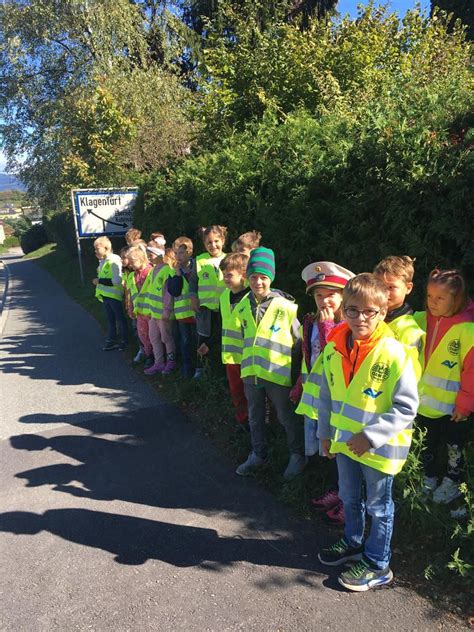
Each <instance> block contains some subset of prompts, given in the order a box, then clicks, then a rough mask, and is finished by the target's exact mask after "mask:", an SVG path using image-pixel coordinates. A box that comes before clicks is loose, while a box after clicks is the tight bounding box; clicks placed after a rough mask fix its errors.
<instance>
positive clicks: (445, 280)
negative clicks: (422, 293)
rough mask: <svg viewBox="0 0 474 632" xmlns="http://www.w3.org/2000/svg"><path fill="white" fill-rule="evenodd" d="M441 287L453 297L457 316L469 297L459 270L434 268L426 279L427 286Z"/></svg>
mask: <svg viewBox="0 0 474 632" xmlns="http://www.w3.org/2000/svg"><path fill="white" fill-rule="evenodd" d="M430 283H431V284H434V285H443V286H445V287H446V289H447V291H448V292H449V293H450V294H451V296H453V297H454V314H453V316H454V315H455V314H459V312H462V311H463V309H465V307H466V305H467V303H468V300H469V297H468V293H467V287H466V282H465V280H464V277H463V275H462V273H461V272H460V271H459V270H439V269H438V268H435V269H434V270H432V271H431V272H430V274H429V277H428V284H427V285H430Z"/></svg>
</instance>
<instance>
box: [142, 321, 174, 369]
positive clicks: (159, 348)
mask: <svg viewBox="0 0 474 632" xmlns="http://www.w3.org/2000/svg"><path fill="white" fill-rule="evenodd" d="M148 335H149V336H150V342H151V345H152V347H153V355H154V356H155V364H160V363H161V362H165V361H166V360H174V359H175V358H174V354H175V352H176V348H175V343H174V338H173V325H172V323H171V321H169V320H162V319H161V318H160V319H157V318H152V319H151V320H150V321H149V330H148ZM165 353H166V356H165Z"/></svg>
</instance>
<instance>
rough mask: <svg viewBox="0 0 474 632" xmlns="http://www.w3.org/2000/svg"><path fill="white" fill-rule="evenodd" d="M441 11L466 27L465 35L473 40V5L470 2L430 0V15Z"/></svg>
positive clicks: (470, 0) (467, 0) (461, 0)
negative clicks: (437, 10) (438, 10)
mask: <svg viewBox="0 0 474 632" xmlns="http://www.w3.org/2000/svg"><path fill="white" fill-rule="evenodd" d="M436 8H437V9H441V10H442V11H445V12H446V13H447V14H449V15H450V14H452V16H453V18H454V19H455V20H456V19H458V20H460V21H461V22H462V24H463V25H464V26H466V35H467V38H468V39H470V40H473V39H474V3H473V2H472V0H431V13H432V14H433V13H434V12H435V10H436Z"/></svg>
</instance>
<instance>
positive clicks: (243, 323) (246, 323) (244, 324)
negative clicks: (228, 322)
mask: <svg viewBox="0 0 474 632" xmlns="http://www.w3.org/2000/svg"><path fill="white" fill-rule="evenodd" d="M247 325H248V322H247V321H246V320H245V318H244V320H243V321H242V326H243V328H244V329H245V328H246V327H247Z"/></svg>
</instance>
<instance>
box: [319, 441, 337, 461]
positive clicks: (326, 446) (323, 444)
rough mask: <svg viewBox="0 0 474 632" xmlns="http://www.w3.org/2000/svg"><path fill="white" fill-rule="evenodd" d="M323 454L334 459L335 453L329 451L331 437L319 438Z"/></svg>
mask: <svg viewBox="0 0 474 632" xmlns="http://www.w3.org/2000/svg"><path fill="white" fill-rule="evenodd" d="M319 442H320V444H321V448H322V450H323V455H324V456H325V457H327V458H328V459H335V458H336V455H335V454H332V453H331V439H320V440H319Z"/></svg>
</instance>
